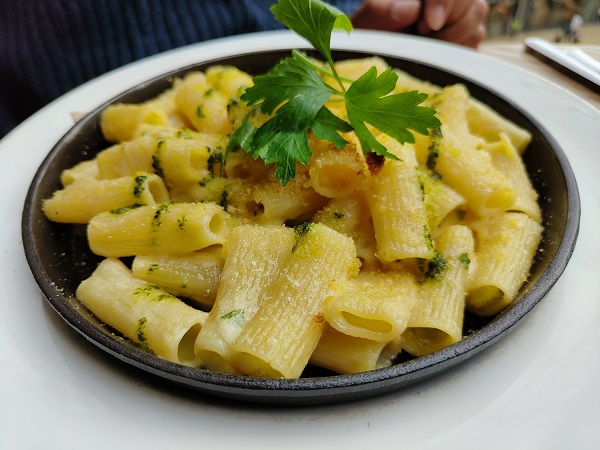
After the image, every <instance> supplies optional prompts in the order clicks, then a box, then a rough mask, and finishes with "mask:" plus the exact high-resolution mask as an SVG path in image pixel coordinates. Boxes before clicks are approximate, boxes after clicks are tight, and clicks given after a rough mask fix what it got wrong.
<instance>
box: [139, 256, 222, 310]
mask: <svg viewBox="0 0 600 450" xmlns="http://www.w3.org/2000/svg"><path fill="white" fill-rule="evenodd" d="M215 247H216V248H213V247H209V248H207V249H204V250H199V251H197V252H191V253H183V254H178V255H138V256H136V257H135V258H134V259H133V263H132V265H131V271H132V273H133V275H134V276H135V277H136V278H139V279H140V280H144V281H147V282H148V283H152V284H154V285H156V286H158V287H160V288H161V289H164V290H165V291H168V292H170V293H171V294H173V295H176V296H181V297H186V298H189V299H190V300H193V301H194V302H196V303H197V304H198V306H200V307H201V308H204V309H210V308H211V307H212V306H213V304H214V302H215V297H216V296H217V289H218V288H219V282H220V281H221V274H222V271H223V263H224V259H223V256H222V255H221V248H220V247H218V246H215Z"/></svg>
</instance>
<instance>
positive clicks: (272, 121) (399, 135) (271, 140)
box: [221, 0, 440, 186]
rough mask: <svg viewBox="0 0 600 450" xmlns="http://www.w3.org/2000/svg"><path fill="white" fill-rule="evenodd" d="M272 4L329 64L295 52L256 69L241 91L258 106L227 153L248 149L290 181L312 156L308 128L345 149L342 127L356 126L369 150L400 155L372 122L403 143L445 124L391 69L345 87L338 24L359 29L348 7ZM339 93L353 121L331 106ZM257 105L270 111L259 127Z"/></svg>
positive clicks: (292, 1) (299, 1) (314, 2)
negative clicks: (399, 86)
mask: <svg viewBox="0 0 600 450" xmlns="http://www.w3.org/2000/svg"><path fill="white" fill-rule="evenodd" d="M271 11H272V12H273V14H274V15H275V18H276V19H277V20H279V21H280V22H282V23H283V24H284V25H285V26H287V27H288V28H289V29H290V30H292V31H295V32H296V33H297V34H299V35H300V36H302V37H303V38H305V39H306V40H307V41H308V42H309V43H310V44H312V45H313V47H314V48H315V49H316V50H317V51H318V52H319V53H320V54H321V56H323V58H325V60H326V61H327V64H328V66H329V68H328V69H326V68H323V67H320V66H318V65H316V64H314V63H313V62H312V61H311V60H310V59H309V58H307V57H306V56H305V55H304V54H302V53H300V52H298V51H293V52H292V56H291V57H289V58H286V59H284V60H282V61H280V62H279V63H278V64H277V65H276V66H275V67H273V68H272V69H271V70H270V71H269V72H267V73H266V74H264V75H258V76H255V77H254V78H253V81H254V84H253V86H251V87H249V88H248V89H247V90H246V91H245V92H244V94H243V95H242V96H241V100H242V101H245V102H247V103H248V105H249V106H251V107H254V108H253V110H252V111H251V112H250V113H249V114H248V115H247V116H246V118H245V119H244V121H243V122H242V124H241V125H240V127H239V128H238V129H237V130H235V132H234V133H233V134H232V136H231V138H230V142H229V144H228V145H227V149H226V151H225V157H227V155H228V154H229V153H230V152H231V151H234V150H235V149H237V148H242V149H243V150H244V151H245V152H246V153H248V154H250V155H252V156H253V157H254V158H255V159H258V158H261V159H263V160H264V162H265V164H274V165H275V176H276V177H277V178H278V179H279V180H280V182H281V184H282V185H283V186H285V185H286V184H287V183H288V182H289V181H290V180H291V179H292V178H294V177H295V176H296V164H297V163H301V164H304V165H306V164H308V161H309V160H310V157H311V156H312V153H311V151H310V149H309V147H308V138H307V133H308V131H309V130H311V131H312V132H313V133H314V134H315V136H316V137H317V138H319V139H324V140H329V141H331V142H332V143H333V144H334V145H335V146H336V147H337V148H338V149H341V148H343V147H344V146H345V145H346V144H347V142H346V140H345V139H344V138H343V137H342V136H341V134H340V133H345V132H350V131H354V132H355V134H356V136H357V137H358V139H359V141H360V143H361V146H362V150H363V152H364V153H365V154H367V153H370V152H375V153H377V154H379V155H382V156H385V157H388V158H393V159H396V157H395V156H394V155H393V154H391V153H389V152H388V151H387V150H386V149H385V147H384V146H383V145H382V144H381V143H379V142H378V141H377V139H376V138H375V137H374V136H373V135H372V134H371V132H370V131H369V128H368V126H367V124H369V125H371V126H372V127H375V128H376V129H378V130H379V131H381V132H383V133H385V134H387V135H389V136H390V137H392V138H393V139H395V140H397V141H398V142H400V143H402V144H404V143H406V142H408V143H414V142H415V138H414V136H413V135H412V133H411V132H410V131H409V130H413V131H415V132H417V133H421V134H425V135H426V134H429V132H428V129H431V128H437V127H439V126H440V122H439V120H438V119H437V117H435V111H434V110H433V109H430V108H426V107H422V106H418V105H420V104H421V103H423V102H424V101H425V99H426V98H427V95H426V94H420V93H418V92H416V91H413V92H407V93H402V94H392V95H390V93H391V92H393V90H394V88H395V86H396V81H397V79H398V76H397V75H396V74H395V73H394V72H393V71H392V70H391V69H388V70H386V71H385V72H383V73H382V74H380V75H379V76H378V75H377V71H376V69H375V68H371V69H370V70H368V71H367V72H366V73H365V74H364V75H363V76H361V77H360V78H359V79H358V80H356V81H354V82H353V83H352V84H351V85H350V86H349V87H348V89H347V90H346V88H345V86H344V84H343V83H342V80H341V79H340V77H339V75H338V73H337V71H336V68H335V65H334V61H333V57H332V54H331V34H332V32H333V30H334V29H338V30H344V31H346V32H347V33H350V31H351V30H352V29H353V27H352V22H351V21H350V19H349V18H348V17H347V16H346V15H345V14H344V13H343V12H341V11H340V10H338V9H337V8H335V7H333V6H331V5H328V4H327V3H324V2H322V1H321V0H278V3H277V4H275V5H273V6H272V7H271ZM323 75H324V76H327V77H330V78H332V79H333V80H335V82H336V83H337V87H335V86H331V85H329V84H327V83H325V82H324V81H323V78H322V76H323ZM332 97H333V98H336V99H337V100H340V101H343V102H344V103H345V106H346V112H347V117H348V122H346V121H344V120H342V119H341V118H339V117H337V116H335V115H334V114H333V113H332V112H331V111H330V110H329V109H327V107H326V106H325V104H326V103H327V102H328V101H330V100H331V99H332ZM257 111H260V112H261V113H262V114H265V115H266V116H271V117H270V118H269V120H267V121H266V122H265V123H264V124H263V125H262V126H260V127H256V126H254V125H253V124H252V122H251V120H250V115H252V114H256V112H257ZM221 167H223V166H221Z"/></svg>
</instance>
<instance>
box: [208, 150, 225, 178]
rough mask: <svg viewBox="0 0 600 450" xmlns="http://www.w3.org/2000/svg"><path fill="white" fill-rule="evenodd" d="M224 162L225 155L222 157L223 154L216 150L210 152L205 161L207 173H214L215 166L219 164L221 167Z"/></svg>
mask: <svg viewBox="0 0 600 450" xmlns="http://www.w3.org/2000/svg"><path fill="white" fill-rule="evenodd" d="M224 160H225V155H223V153H221V152H220V151H218V150H211V152H210V156H209V157H208V160H207V164H208V172H209V173H211V174H212V173H214V171H215V164H221V167H222V165H223V164H222V163H223V161H224Z"/></svg>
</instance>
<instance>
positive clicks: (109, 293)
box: [76, 258, 207, 367]
mask: <svg viewBox="0 0 600 450" xmlns="http://www.w3.org/2000/svg"><path fill="white" fill-rule="evenodd" d="M76 295H77V298H78V299H79V300H80V301H81V302H82V303H83V304H84V305H85V306H86V307H87V308H88V309H89V310H90V311H91V312H92V313H94V315H95V316H96V317H98V319H100V320H102V321H103V322H105V323H106V324H108V325H110V326H112V327H113V328H115V329H116V330H118V331H120V332H121V333H123V334H124V335H125V336H127V337H128V338H130V339H131V340H133V341H134V342H136V343H137V344H138V345H139V346H140V347H141V348H143V349H145V350H147V351H150V352H152V353H154V354H156V355H157V356H160V357H162V358H165V359H167V360H169V361H172V362H176V363H179V364H185V365H189V366H194V367H195V366H197V365H198V357H197V356H196V354H195V353H194V341H195V339H196V336H197V334H198V333H199V332H200V329H201V328H202V324H203V323H204V321H205V320H206V316H207V313H205V312H203V311H199V310H197V309H194V308H192V307H190V306H188V305H186V304H185V303H183V302H182V301H181V300H179V299H178V298H176V297H174V296H173V295H171V294H169V293H168V292H166V291H163V290H162V289H159V288H157V287H156V286H153V285H151V284H148V283H146V282H144V281H142V280H138V279H137V278H135V277H134V276H133V275H132V274H131V272H130V271H129V270H128V269H127V267H126V266H125V264H123V263H122V262H121V261H119V260H118V259H115V258H107V259H105V260H104V261H102V262H101V263H100V265H99V266H98V268H97V269H96V270H95V271H94V273H93V274H92V275H91V276H90V277H89V278H87V279H85V280H84V281H82V282H81V284H80V285H79V287H78V288H77V292H76Z"/></svg>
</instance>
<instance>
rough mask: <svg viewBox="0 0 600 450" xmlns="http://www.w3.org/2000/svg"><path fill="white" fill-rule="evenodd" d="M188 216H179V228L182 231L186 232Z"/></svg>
mask: <svg viewBox="0 0 600 450" xmlns="http://www.w3.org/2000/svg"><path fill="white" fill-rule="evenodd" d="M187 220H188V219H187V216H186V215H185V214H180V215H179V216H177V226H178V227H179V229H180V230H181V231H183V230H185V225H186V223H187Z"/></svg>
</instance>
